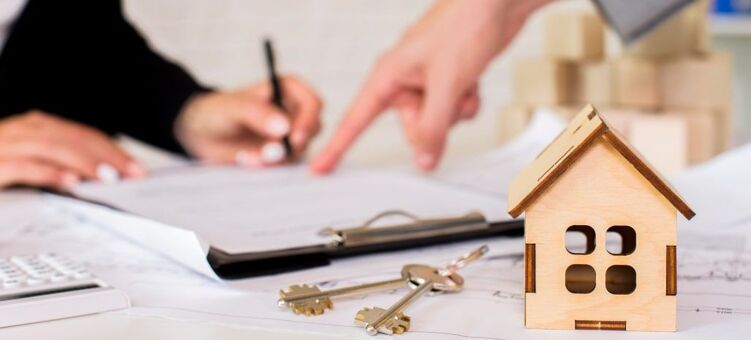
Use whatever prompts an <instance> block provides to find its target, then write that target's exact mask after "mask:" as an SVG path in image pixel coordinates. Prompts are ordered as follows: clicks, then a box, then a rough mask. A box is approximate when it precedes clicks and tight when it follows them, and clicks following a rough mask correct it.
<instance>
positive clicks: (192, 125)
mask: <svg viewBox="0 0 751 340" xmlns="http://www.w3.org/2000/svg"><path fill="white" fill-rule="evenodd" d="M210 95H211V92H197V93H194V94H193V95H191V96H190V97H189V98H188V100H186V101H185V104H184V105H183V107H182V110H180V113H179V114H178V115H177V118H176V119H175V122H174V124H173V126H172V132H173V135H174V136H175V139H176V140H177V142H178V143H179V144H180V146H182V148H183V149H184V150H185V151H186V152H187V153H188V155H190V156H195V146H194V145H193V144H194V143H193V142H191V140H192V138H191V135H193V131H195V130H196V128H197V127H196V125H198V123H197V119H196V116H198V115H199V113H200V112H201V111H202V110H204V109H203V107H204V106H205V104H204V103H205V102H206V100H207V99H208V97H209V96H210Z"/></svg>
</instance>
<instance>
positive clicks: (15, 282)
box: [3, 279, 23, 288]
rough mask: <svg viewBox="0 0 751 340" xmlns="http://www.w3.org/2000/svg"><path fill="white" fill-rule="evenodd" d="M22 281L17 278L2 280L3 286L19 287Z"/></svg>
mask: <svg viewBox="0 0 751 340" xmlns="http://www.w3.org/2000/svg"><path fill="white" fill-rule="evenodd" d="M22 285H23V282H21V280H19V279H5V280H3V288H16V287H21V286H22Z"/></svg>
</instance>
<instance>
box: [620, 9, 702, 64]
mask: <svg viewBox="0 0 751 340" xmlns="http://www.w3.org/2000/svg"><path fill="white" fill-rule="evenodd" d="M708 8H709V0H699V1H696V3H694V4H693V5H690V6H687V7H685V8H684V9H683V10H681V12H680V13H677V14H675V15H673V16H672V17H671V18H669V19H668V20H666V21H665V22H663V23H662V24H660V26H658V27H657V28H655V29H654V30H653V31H652V32H649V33H648V34H647V35H646V36H644V37H642V38H641V39H639V40H637V41H635V42H634V43H632V44H630V45H628V46H625V47H624V54H625V55H627V56H632V57H643V58H666V57H675V56H681V55H686V54H696V53H703V52H706V51H708V50H709V30H708V16H707V15H708Z"/></svg>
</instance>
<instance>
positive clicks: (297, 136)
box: [290, 131, 308, 146]
mask: <svg viewBox="0 0 751 340" xmlns="http://www.w3.org/2000/svg"><path fill="white" fill-rule="evenodd" d="M290 138H291V139H292V144H294V145H295V146H301V145H303V143H305V140H306V139H308V135H307V134H306V133H305V132H302V131H297V132H295V133H293V134H292V137H290Z"/></svg>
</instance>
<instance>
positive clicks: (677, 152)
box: [600, 109, 712, 175]
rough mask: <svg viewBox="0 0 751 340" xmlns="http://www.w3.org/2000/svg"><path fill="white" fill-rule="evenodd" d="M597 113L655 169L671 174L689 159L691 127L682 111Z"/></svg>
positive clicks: (612, 110)
mask: <svg viewBox="0 0 751 340" xmlns="http://www.w3.org/2000/svg"><path fill="white" fill-rule="evenodd" d="M600 114H601V115H602V117H603V118H604V119H605V121H607V122H608V125H610V126H611V128H613V129H614V130H616V131H617V132H618V133H619V134H620V135H621V136H622V137H623V138H624V139H625V140H626V141H628V142H629V143H631V145H632V146H633V147H634V148H636V149H637V150H639V152H640V153H641V154H642V155H643V156H644V158H645V159H646V160H647V161H648V162H649V163H650V164H652V165H653V166H654V167H655V168H656V169H657V170H658V171H660V172H662V173H665V174H669V175H672V174H675V173H677V172H679V171H680V170H682V169H684V168H685V167H686V165H687V164H688V163H689V161H688V157H689V156H688V154H689V152H688V150H689V148H690V145H689V140H690V137H689V134H690V131H689V126H688V125H689V122H688V121H687V118H686V115H685V114H677V113H670V114H656V113H653V112H646V111H638V110H626V109H611V110H606V111H602V112H600ZM710 128H712V126H710Z"/></svg>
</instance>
